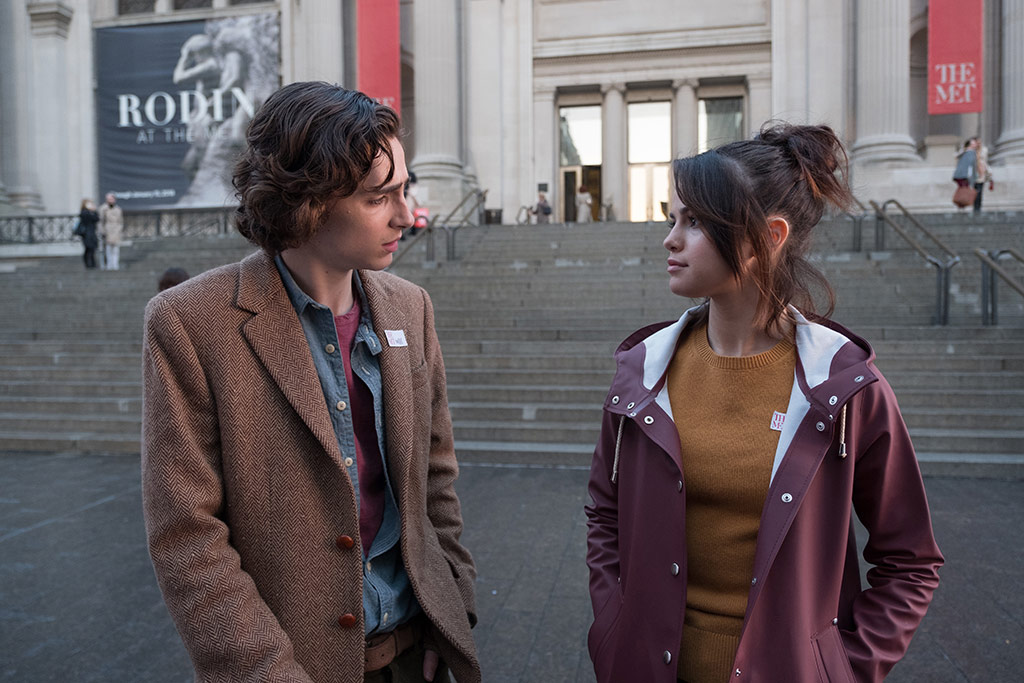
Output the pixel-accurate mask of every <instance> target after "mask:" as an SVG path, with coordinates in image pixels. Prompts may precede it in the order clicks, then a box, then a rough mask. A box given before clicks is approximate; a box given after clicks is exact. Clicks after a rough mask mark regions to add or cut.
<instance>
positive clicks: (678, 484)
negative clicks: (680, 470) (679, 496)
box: [676, 479, 683, 491]
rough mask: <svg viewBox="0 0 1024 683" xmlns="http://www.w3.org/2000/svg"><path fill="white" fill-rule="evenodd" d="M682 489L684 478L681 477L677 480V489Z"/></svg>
mask: <svg viewBox="0 0 1024 683" xmlns="http://www.w3.org/2000/svg"><path fill="white" fill-rule="evenodd" d="M682 490H683V480H682V479H680V480H679V481H677V482H676V491H682Z"/></svg>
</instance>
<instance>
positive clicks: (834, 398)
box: [828, 396, 839, 406]
mask: <svg viewBox="0 0 1024 683" xmlns="http://www.w3.org/2000/svg"><path fill="white" fill-rule="evenodd" d="M837 403H839V399H838V398H837V397H836V396H832V397H830V398H829V399H828V404H829V405H830V406H834V405H835V404H837Z"/></svg>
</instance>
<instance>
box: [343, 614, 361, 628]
mask: <svg viewBox="0 0 1024 683" xmlns="http://www.w3.org/2000/svg"><path fill="white" fill-rule="evenodd" d="M356 621H358V620H357V619H356V615H354V614H351V613H349V614H342V615H341V616H340V617H338V626H340V627H342V628H352V627H353V626H355V625H356Z"/></svg>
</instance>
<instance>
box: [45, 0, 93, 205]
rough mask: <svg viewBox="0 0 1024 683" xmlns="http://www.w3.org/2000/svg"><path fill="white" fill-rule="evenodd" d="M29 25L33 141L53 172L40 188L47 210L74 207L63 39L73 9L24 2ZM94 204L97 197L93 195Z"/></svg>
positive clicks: (65, 50)
mask: <svg viewBox="0 0 1024 683" xmlns="http://www.w3.org/2000/svg"><path fill="white" fill-rule="evenodd" d="M27 7H28V15H29V21H30V24H31V27H32V42H33V45H32V48H33V49H32V51H33V53H34V54H33V57H34V59H33V67H34V72H35V79H36V82H37V83H45V86H44V87H41V88H36V90H35V104H34V106H33V107H32V111H33V112H34V114H33V118H34V120H35V124H36V126H37V130H39V131H43V134H42V135H40V136H39V137H38V138H37V139H36V140H35V141H34V142H35V143H36V144H35V153H36V156H37V158H38V159H45V160H46V164H47V166H50V167H51V168H52V169H53V170H54V172H52V173H49V174H47V176H46V180H45V184H44V185H43V187H42V188H41V190H42V195H43V204H44V206H45V207H46V210H47V211H50V212H56V211H61V210H67V209H68V208H71V207H76V206H78V203H79V201H80V199H81V198H80V197H79V198H74V197H71V196H70V194H71V188H70V182H69V181H70V176H69V173H70V171H69V169H70V168H71V164H70V147H71V138H70V136H69V133H68V132H69V130H71V126H69V125H68V123H69V122H68V118H69V117H70V116H73V115H74V112H73V111H72V108H71V107H70V106H69V102H68V91H69V89H70V88H69V83H68V73H67V64H68V59H67V38H68V27H69V26H70V24H71V19H72V16H73V15H74V12H73V10H72V9H71V8H70V7H69V6H68V5H66V4H64V3H63V2H41V1H38V0H35V1H33V2H30V3H29V4H28V6H27ZM94 201H95V202H96V203H97V205H98V204H99V203H100V200H99V198H98V197H95V198H94Z"/></svg>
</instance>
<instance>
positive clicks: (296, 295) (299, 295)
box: [274, 254, 383, 356]
mask: <svg viewBox="0 0 1024 683" xmlns="http://www.w3.org/2000/svg"><path fill="white" fill-rule="evenodd" d="M274 265H275V266H277V272H278V273H279V274H280V275H281V282H282V283H283V284H284V289H285V291H286V292H288V299H289V300H290V301H291V302H292V307H294V308H295V312H296V313H298V314H299V315H300V316H302V315H303V314H304V313H305V312H306V309H307V308H310V307H311V308H312V309H313V310H315V311H327V312H328V313H331V314H332V315H333V312H332V311H331V309H329V308H328V307H327V306H324V305H323V304H320V303H317V302H316V301H315V300H314V299H313V298H312V297H311V296H309V295H308V294H306V293H305V292H304V291H302V288H301V287H299V285H298V283H296V282H295V278H293V277H292V274H291V271H289V270H288V266H286V265H285V262H284V259H282V258H281V254H276V255H275V256H274ZM352 284H353V287H354V289H355V293H356V296H358V297H359V331H358V332H356V341H357V342H358V341H363V342H366V346H367V348H369V350H370V353H371V354H373V355H374V356H376V355H377V354H378V353H380V352H381V351H382V350H383V347H382V346H381V343H380V340H379V339H378V338H377V335H376V334H375V333H374V331H373V318H372V316H371V315H370V306H369V304H368V303H367V301H366V291H365V289H363V281H362V278H360V277H359V271H357V270H353V271H352Z"/></svg>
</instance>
